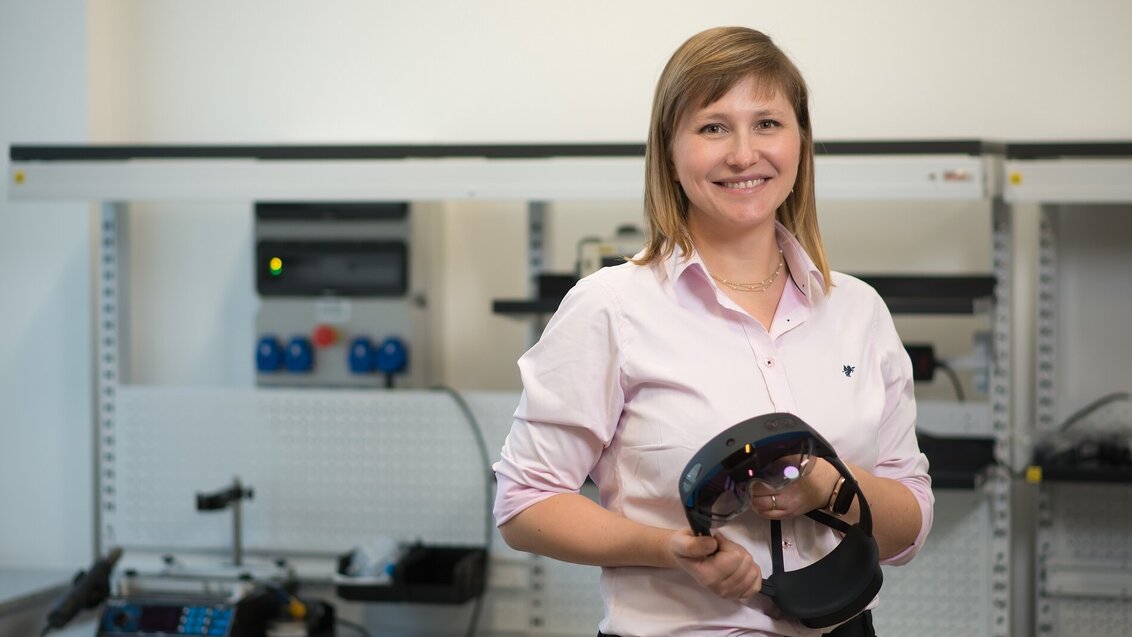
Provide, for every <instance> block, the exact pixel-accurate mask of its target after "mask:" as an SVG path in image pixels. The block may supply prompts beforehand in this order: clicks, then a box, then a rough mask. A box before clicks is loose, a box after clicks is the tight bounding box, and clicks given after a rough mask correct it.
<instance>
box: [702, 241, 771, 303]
mask: <svg viewBox="0 0 1132 637" xmlns="http://www.w3.org/2000/svg"><path fill="white" fill-rule="evenodd" d="M784 263H785V260H784V259H783V258H782V249H781V248H779V250H778V267H776V268H775V269H774V272H773V273H771V275H770V276H768V277H767V278H765V279H763V280H762V281H759V282H758V283H739V282H738V281H728V280H727V279H724V278H722V277H718V276H715V275H714V274H712V273H711V272H710V271H709V272H708V275H709V276H711V278H713V279H715V280H716V281H718V282H719V283H721V284H723V285H726V286H727V287H729V288H731V289H732V290H735V291H737V292H766V291H767V290H769V289H770V286H772V285H774V282H775V281H777V280H778V275H780V274H782V266H783V264H784Z"/></svg>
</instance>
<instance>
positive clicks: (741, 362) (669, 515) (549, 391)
mask: <svg viewBox="0 0 1132 637" xmlns="http://www.w3.org/2000/svg"><path fill="white" fill-rule="evenodd" d="M777 237H778V243H779V247H781V248H782V250H783V255H784V257H785V259H786V262H787V264H788V265H789V268H790V276H791V281H788V282H787V285H786V287H785V291H784V292H783V294H782V298H781V300H780V302H779V304H778V308H777V310H776V312H775V315H774V320H773V322H772V324H771V326H770V330H769V331H768V330H766V329H764V328H763V326H762V325H761V324H759V323H758V322H757V321H755V320H754V319H753V318H751V316H750V315H748V314H747V313H746V312H744V311H743V310H742V309H741V308H739V306H738V305H736V304H735V303H734V302H733V301H732V300H731V299H730V298H728V297H727V295H725V294H724V293H723V292H721V291H720V290H719V289H718V288H717V287H716V286H715V284H714V283H713V281H712V280H711V278H710V277H709V276H708V274H707V270H706V269H705V267H704V265H703V262H702V261H701V260H700V258H699V255H698V254H695V253H693V254H691V255H688V257H687V258H683V257H682V255H680V254H676V255H673V256H672V257H671V258H669V259H667V260H664V261H661V262H658V263H655V264H653V265H651V266H647V267H641V266H637V265H633V264H623V265H619V266H615V267H608V268H604V269H602V270H600V271H598V272H597V273H595V274H593V275H592V276H589V277H586V278H585V279H583V280H582V281H580V282H579V283H578V285H576V286H575V287H574V288H573V289H572V290H571V291H570V293H569V294H568V295H567V296H566V298H565V299H564V300H563V301H562V305H561V306H560V307H559V309H558V311H557V312H556V313H555V315H554V317H553V318H552V319H551V321H550V323H549V324H548V325H547V327H546V330H545V332H544V333H543V336H542V338H541V339H540V340H539V342H538V343H537V344H536V345H535V346H534V347H532V348H531V349H530V351H528V352H527V353H526V354H524V355H523V357H522V358H521V359H520V360H519V368H520V371H521V373H522V379H523V395H522V397H521V398H520V401H519V406H518V409H517V410H516V412H515V420H514V423H513V425H512V428H511V432H510V434H509V435H508V437H507V440H506V442H505V444H504V446H503V450H502V455H501V460H500V461H499V462H498V463H496V464H495V467H494V468H495V472H496V475H497V477H498V492H497V495H496V502H495V518H496V522H497V523H498V524H503V523H504V522H506V521H507V520H509V519H511V518H512V517H513V516H515V515H516V514H517V513H519V512H520V511H522V510H523V509H525V508H527V507H529V506H531V505H532V504H534V503H536V502H539V501H541V500H543V499H546V498H548V497H551V496H553V495H555V494H558V493H572V492H577V491H578V490H579V488H580V487H581V485H582V484H583V482H584V481H585V479H586V477H587V476H591V477H592V478H593V481H594V483H595V484H596V485H597V487H598V492H599V495H600V501H601V504H602V505H603V506H604V507H606V508H607V509H609V510H611V511H614V512H617V513H620V514H621V515H624V516H625V517H627V518H629V519H632V520H636V521H638V522H641V523H643V524H649V525H653V526H658V527H663V528H671V529H678V528H683V527H686V526H687V524H688V522H687V519H686V518H685V516H684V512H683V508H682V506H681V503H680V498H679V495H678V491H677V485H678V481H679V479H680V477H681V476H680V471H681V470H682V469H683V468H684V465H685V464H686V463H687V462H688V460H689V459H690V458H691V457H692V455H693V454H694V453H695V452H696V451H697V450H698V449H699V448H700V446H701V445H703V444H704V443H705V442H707V441H708V440H709V439H710V438H712V437H713V436H715V435H716V434H718V433H719V432H720V431H722V430H724V429H726V428H727V427H730V426H731V425H734V424H736V423H738V422H740V421H742V420H745V419H747V418H750V417H752V416H757V415H759V414H764V413H767V412H772V411H785V412H791V413H794V414H797V415H798V416H799V417H801V418H802V419H803V420H804V421H806V422H807V423H808V424H809V425H810V426H812V427H814V428H815V429H817V430H818V431H819V432H820V433H821V434H822V436H823V437H825V439H826V440H828V441H829V442H830V443H831V444H832V445H833V447H834V448H835V449H836V450H837V453H838V455H839V456H840V457H841V458H842V459H843V460H845V461H847V462H850V463H853V464H856V465H859V466H862V467H866V468H870V469H872V472H873V473H874V474H875V475H877V476H880V477H885V478H892V479H894V480H898V481H900V482H901V483H902V484H904V485H905V486H907V487H908V488H909V489H910V490H911V491H912V493H913V494H914V495H915V497H916V500H917V501H918V502H919V505H920V511H921V514H922V517H923V524H922V525H921V527H920V534H919V537H917V539H916V541H915V543H914V544H913V545H912V546H910V547H908V548H907V549H906V550H905V551H903V552H902V553H900V554H899V555H897V556H895V557H893V558H891V559H889V560H887V563H894V564H899V563H904V562H906V561H908V560H910V559H911V558H912V557H913V556H914V555H915V554H916V553H917V552H918V551H919V549H920V547H921V546H922V544H923V540H924V538H925V536H926V535H927V533H928V530H929V529H930V528H931V522H932V504H933V502H934V498H933V495H932V492H931V481H930V479H929V478H928V475H927V468H928V462H927V458H925V457H924V455H923V454H922V453H920V450H919V446H918V445H917V442H916V437H915V422H916V404H915V399H914V397H913V393H912V368H911V363H910V362H909V359H908V356H907V354H906V353H905V351H904V348H903V346H902V344H901V342H900V338H899V336H898V335H897V333H896V329H895V327H894V325H893V322H892V317H891V315H890V314H889V312H888V309H887V307H886V306H885V305H884V302H883V301H882V300H881V298H880V297H879V296H878V295H877V293H876V292H875V291H874V290H873V289H872V288H870V287H869V286H867V285H866V284H864V283H862V282H861V281H859V280H858V279H855V278H853V277H850V276H847V275H844V274H840V273H834V274H833V283H834V287H833V289H832V293H831V294H830V295H829V296H828V297H827V296H825V294H824V289H825V288H824V281H823V280H822V276H821V274H820V272H819V271H818V270H817V268H816V267H815V266H814V264H813V261H812V260H811V259H810V258H809V256H808V255H807V254H806V253H805V251H804V250H803V249H802V247H801V245H800V244H799V243H798V242H797V240H796V239H794V237H792V236H791V235H790V233H789V232H788V231H787V230H786V229H785V228H784V227H782V226H781V225H779V226H778V233H777ZM873 515H874V516H880V515H883V512H880V511H876V510H875V509H874V512H873ZM782 529H783V540H784V542H783V545H784V550H783V553H784V560H785V567H786V569H787V570H795V569H797V568H800V567H802V566H805V565H807V564H810V563H812V562H814V561H816V560H817V559H819V558H821V557H822V556H823V555H825V554H826V553H828V552H829V551H830V550H831V549H832V548H833V547H834V546H836V545H837V542H838V536H837V534H836V533H834V532H833V531H832V530H831V529H829V528H828V527H825V526H822V525H820V524H817V523H815V522H813V521H812V520H810V519H809V518H797V519H795V520H790V521H786V522H784V523H783V525H782ZM721 531H722V532H723V533H725V534H726V535H727V536H728V537H729V538H730V539H732V540H733V541H735V542H737V543H739V544H741V545H743V546H744V547H745V548H746V549H747V550H748V551H749V552H750V553H751V556H752V557H753V558H754V559H755V561H756V562H757V563H758V564H759V565H760V566H761V567H762V569H763V573H764V575H769V574H770V572H771V558H770V552H769V542H770V523H769V522H767V521H765V520H763V519H761V518H759V517H757V516H755V515H754V513H752V512H750V511H748V512H746V513H744V514H743V515H741V516H740V517H738V518H736V519H735V520H733V521H731V522H730V523H728V524H727V525H725V526H724V527H722V529H721ZM601 592H602V599H603V600H604V604H605V616H604V618H603V620H602V622H601V625H600V628H601V630H602V631H603V632H606V633H611V634H618V635H626V636H627V635H693V634H695V635H806V636H809V635H818V634H820V633H821V632H822V631H821V630H814V629H810V628H806V627H804V626H802V624H801V623H800V622H798V621H796V620H793V619H789V618H785V617H782V616H781V615H780V613H778V611H777V609H776V608H775V607H774V605H773V603H772V602H771V601H770V600H769V599H767V598H766V597H764V596H761V595H759V596H756V598H754V599H753V600H749V601H747V602H746V603H741V602H737V601H734V600H728V599H721V598H719V597H718V596H716V595H714V594H713V593H711V592H710V591H708V590H706V589H704V588H703V587H702V586H700V585H699V584H697V583H696V582H695V581H693V580H692V579H691V578H690V577H689V576H687V575H686V574H685V573H684V572H683V571H679V570H668V569H658V568H646V567H619V568H605V569H603V570H602V576H601ZM874 603H875V602H874Z"/></svg>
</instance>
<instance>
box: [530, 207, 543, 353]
mask: <svg viewBox="0 0 1132 637" xmlns="http://www.w3.org/2000/svg"><path fill="white" fill-rule="evenodd" d="M547 208H548V205H547V203H546V202H545V201H530V202H527V272H528V274H529V275H530V298H532V299H537V298H539V284H538V280H539V275H540V274H541V273H542V271H543V268H544V267H545V266H546V262H545V261H546V255H545V252H544V243H543V240H544V238H545V237H544V232H545V227H546V212H547ZM543 327H545V321H544V319H543V317H542V315H541V314H540V315H537V318H536V320H534V321H532V323H531V326H530V330H531V335H530V339H529V340H530V342H531V344H534V343H535V342H536V341H538V339H539V337H540V336H542V329H543Z"/></svg>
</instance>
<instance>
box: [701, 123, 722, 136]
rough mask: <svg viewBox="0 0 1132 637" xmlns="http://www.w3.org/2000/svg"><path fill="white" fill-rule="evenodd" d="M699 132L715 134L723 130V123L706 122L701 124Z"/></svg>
mask: <svg viewBox="0 0 1132 637" xmlns="http://www.w3.org/2000/svg"><path fill="white" fill-rule="evenodd" d="M700 132H701V133H708V134H711V135H717V134H719V133H722V132H723V125H722V124H707V125H705V126H703V127H702V128H700Z"/></svg>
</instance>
